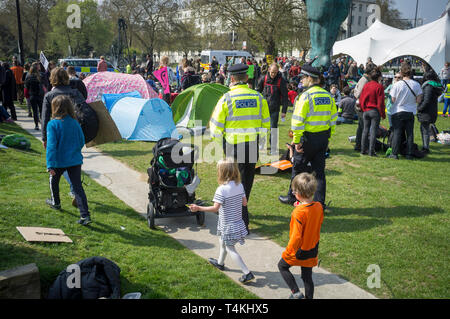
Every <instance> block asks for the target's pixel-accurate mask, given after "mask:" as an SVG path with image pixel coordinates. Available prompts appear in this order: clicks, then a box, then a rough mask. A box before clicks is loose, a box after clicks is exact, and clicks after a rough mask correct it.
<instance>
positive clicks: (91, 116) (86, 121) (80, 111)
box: [75, 102, 99, 144]
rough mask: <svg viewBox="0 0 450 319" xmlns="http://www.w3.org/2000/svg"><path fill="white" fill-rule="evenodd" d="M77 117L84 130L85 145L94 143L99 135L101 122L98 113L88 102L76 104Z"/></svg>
mask: <svg viewBox="0 0 450 319" xmlns="http://www.w3.org/2000/svg"><path fill="white" fill-rule="evenodd" d="M75 116H76V117H77V120H78V123H80V126H81V129H82V130H83V134H84V140H85V143H86V144H87V143H89V142H90V141H92V140H93V139H94V138H95V137H96V136H97V133H98V127H99V121H98V116H97V113H96V112H95V111H94V109H93V108H92V107H91V106H90V105H89V104H87V103H86V102H81V103H76V104H75Z"/></svg>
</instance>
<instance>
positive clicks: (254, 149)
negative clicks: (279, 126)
mask: <svg viewBox="0 0 450 319" xmlns="http://www.w3.org/2000/svg"><path fill="white" fill-rule="evenodd" d="M258 146H259V143H258V141H254V142H245V143H239V144H228V143H227V142H225V141H224V144H223V149H224V153H225V156H227V157H233V158H234V159H235V160H236V162H237V163H238V167H239V173H240V175H241V183H242V186H244V191H245V197H247V202H248V201H249V200H250V193H251V191H252V187H253V180H254V179H255V167H256V162H258V159H259V151H258ZM242 219H243V221H244V224H245V227H246V228H247V231H248V233H250V231H249V229H248V224H249V214H248V208H247V206H242Z"/></svg>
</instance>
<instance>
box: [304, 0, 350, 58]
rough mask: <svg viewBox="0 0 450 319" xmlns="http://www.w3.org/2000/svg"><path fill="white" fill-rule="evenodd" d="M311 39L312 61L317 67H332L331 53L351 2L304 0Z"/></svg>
mask: <svg viewBox="0 0 450 319" xmlns="http://www.w3.org/2000/svg"><path fill="white" fill-rule="evenodd" d="M304 1H305V3H306V13H307V15H308V22H309V33H310V37H311V50H310V53H309V56H310V58H311V59H313V58H314V57H316V56H317V59H316V60H315V61H314V62H313V66H315V67H321V66H322V67H328V66H329V65H330V51H331V48H332V47H333V45H334V42H335V41H336V38H337V35H338V32H339V27H340V26H341V24H342V22H343V21H344V20H345V18H346V17H347V15H348V12H349V8H350V4H351V0H304Z"/></svg>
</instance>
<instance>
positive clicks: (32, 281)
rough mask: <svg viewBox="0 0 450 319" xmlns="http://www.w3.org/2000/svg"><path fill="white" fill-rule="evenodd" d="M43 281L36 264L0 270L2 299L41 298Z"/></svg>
mask: <svg viewBox="0 0 450 319" xmlns="http://www.w3.org/2000/svg"><path fill="white" fill-rule="evenodd" d="M40 298H41V283H40V278H39V269H38V267H37V266H36V264H28V265H25V266H19V267H16V268H13V269H8V270H5V271H2V272H0V299H40Z"/></svg>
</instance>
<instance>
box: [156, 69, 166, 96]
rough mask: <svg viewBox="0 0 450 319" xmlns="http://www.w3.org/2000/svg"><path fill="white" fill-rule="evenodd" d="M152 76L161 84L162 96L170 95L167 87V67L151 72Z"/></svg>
mask: <svg viewBox="0 0 450 319" xmlns="http://www.w3.org/2000/svg"><path fill="white" fill-rule="evenodd" d="M153 75H154V76H155V77H156V79H157V80H158V81H159V83H161V85H162V87H163V89H164V94H169V93H170V85H169V73H167V67H166V66H165V67H163V68H161V69H159V70H156V71H154V72H153Z"/></svg>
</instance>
